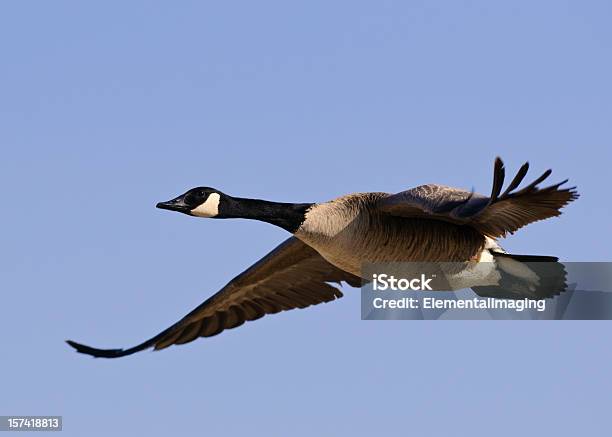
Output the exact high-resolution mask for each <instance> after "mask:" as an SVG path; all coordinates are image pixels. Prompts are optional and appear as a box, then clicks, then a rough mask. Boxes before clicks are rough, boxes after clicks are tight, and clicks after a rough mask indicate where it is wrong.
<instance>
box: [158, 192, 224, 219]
mask: <svg viewBox="0 0 612 437" xmlns="http://www.w3.org/2000/svg"><path fill="white" fill-rule="evenodd" d="M225 197H226V195H225V194H223V193H222V192H221V191H219V190H216V189H214V188H210V187H197V188H192V189H191V190H189V191H187V192H186V193H185V194H181V195H180V196H178V197H177V198H175V199H172V200H168V201H167V202H160V203H158V204H157V207H158V208H161V209H168V210H170V211H177V212H182V213H183V214H187V215H193V216H196V217H218V216H219V204H220V203H221V201H222V199H223V198H225Z"/></svg>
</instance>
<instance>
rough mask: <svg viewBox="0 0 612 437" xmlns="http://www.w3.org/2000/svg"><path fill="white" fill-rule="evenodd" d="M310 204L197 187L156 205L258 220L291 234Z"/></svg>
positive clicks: (187, 212) (197, 213)
mask: <svg viewBox="0 0 612 437" xmlns="http://www.w3.org/2000/svg"><path fill="white" fill-rule="evenodd" d="M312 205H313V204H312V203H282V202H270V201H267V200H260V199H245V198H241V197H232V196H228V195H227V194H224V193H222V192H221V191H219V190H217V189H215V188H210V187H197V188H192V189H191V190H189V191H187V192H186V193H185V194H181V195H180V196H178V197H176V198H174V199H172V200H168V201H167V202H160V203H158V204H157V207H158V208H161V209H168V210H170V211H177V212H182V213H183V214H187V215H191V216H195V217H210V218H242V219H249V220H259V221H262V222H266V223H270V224H273V225H275V226H278V227H281V228H283V229H285V230H287V231H289V232H291V233H294V232H296V231H297V230H298V228H299V227H300V226H301V224H302V223H303V222H304V220H305V218H306V212H307V211H308V209H309V208H311V207H312Z"/></svg>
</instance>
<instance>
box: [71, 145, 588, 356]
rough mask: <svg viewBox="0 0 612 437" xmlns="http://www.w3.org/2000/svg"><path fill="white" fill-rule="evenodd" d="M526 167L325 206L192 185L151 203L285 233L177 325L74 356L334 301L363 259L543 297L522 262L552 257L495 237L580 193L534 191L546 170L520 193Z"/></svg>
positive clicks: (181, 338) (186, 338)
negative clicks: (474, 182)
mask: <svg viewBox="0 0 612 437" xmlns="http://www.w3.org/2000/svg"><path fill="white" fill-rule="evenodd" d="M528 169H529V163H525V164H524V165H523V166H522V167H520V169H519V170H518V172H517V173H516V175H515V177H514V178H513V179H512V181H511V182H510V184H509V185H508V186H507V187H506V188H505V190H503V185H504V178H505V167H504V164H503V162H502V160H501V159H500V158H499V157H498V158H496V159H495V162H494V170H493V184H492V185H493V186H492V189H491V194H490V195H489V196H485V195H481V194H477V193H475V192H474V191H473V190H472V191H467V190H463V189H458V188H452V187H448V186H444V185H436V184H427V185H421V186H417V187H415V188H411V189H409V190H407V191H403V192H400V193H397V194H388V193H383V192H370V193H356V194H349V195H345V196H342V197H339V198H337V199H334V200H331V201H329V202H323V203H280V202H271V201H267V200H258V199H248V198H239V197H232V196H229V195H227V194H224V193H223V192H221V191H220V190H217V189H214V188H210V187H197V188H193V189H191V190H189V191H187V192H186V193H185V194H182V195H180V196H178V197H176V198H174V199H172V200H169V201H167V202H160V203H158V204H157V207H158V208H161V209H165V210H170V211H175V212H180V213H183V214H186V215H189V216H194V217H204V218H214V219H226V218H243V219H251V220H259V221H263V222H266V223H270V224H272V225H275V226H278V227H280V228H282V229H284V230H286V231H287V232H289V233H290V234H292V235H291V236H290V237H289V238H288V239H286V240H285V241H284V242H282V243H281V244H280V245H279V246H278V247H276V248H275V249H273V250H272V251H271V252H270V253H268V254H267V255H265V256H264V257H263V258H261V259H260V260H259V261H257V262H256V263H255V264H253V265H252V266H251V267H249V268H248V269H247V270H245V271H244V272H243V273H241V274H239V275H238V276H236V277H235V278H234V279H232V280H231V281H230V282H229V283H228V284H227V285H226V286H225V287H223V288H222V289H221V290H220V291H219V292H217V293H216V294H214V295H212V296H211V297H210V298H208V299H207V300H206V301H204V302H203V303H202V304H201V305H199V306H198V307H197V308H195V309H194V310H193V311H191V312H190V313H189V314H187V315H186V316H185V317H183V318H182V319H181V320H179V321H178V322H177V323H175V324H173V325H172V326H170V327H169V328H167V329H165V330H164V331H162V332H161V333H159V334H158V335H156V336H154V337H152V338H151V339H149V340H147V341H145V342H143V343H141V344H139V345H137V346H134V347H131V348H127V349H97V348H93V347H90V346H86V345H83V344H80V343H77V342H74V341H71V340H67V343H68V344H69V345H70V346H72V347H73V348H74V349H76V351H78V352H80V353H84V354H88V355H91V356H94V357H104V358H117V357H123V356H126V355H130V354H133V353H136V352H139V351H142V350H145V349H148V348H154V350H160V349H164V348H167V347H169V346H171V345H180V344H185V343H189V342H191V341H193V340H195V339H197V338H198V337H212V336H214V335H217V334H219V333H221V332H222V331H224V330H226V329H232V328H235V327H238V326H240V325H242V324H243V323H244V322H246V321H252V320H256V319H259V318H261V317H263V316H264V315H266V314H274V313H278V312H280V311H285V310H291V309H295V308H306V307H309V306H311V305H316V304H320V303H324V302H331V301H333V300H336V299H338V298H340V297H342V292H341V291H340V290H339V289H338V288H337V287H336V286H334V285H332V284H334V283H336V284H338V285H340V284H341V283H342V282H344V283H346V284H348V285H350V286H352V287H360V286H361V284H362V280H363V281H367V280H368V278H364V277H363V276H364V275H363V272H362V265H363V263H364V262H366V261H367V262H397V261H418V262H442V261H444V262H447V261H448V262H454V263H460V265H462V266H464V267H463V268H464V270H465V271H467V270H468V269H470V268H471V267H473V266H474V265H480V264H483V263H487V264H488V265H491V266H493V267H492V269H493V270H494V271H495V272H496V275H494V278H493V279H491V278H489V279H488V281H489V282H485V283H484V284H483V283H474V284H469V283H465V281H463V282H462V283H461V284H460V285H461V286H463V287H468V286H472V289H473V290H474V291H475V292H476V293H477V294H479V295H481V296H496V292H497V293H500V292H501V293H502V294H497V296H498V297H499V296H502V297H506V298H513V297H517V295H516V293H518V294H519V295H520V296H523V295H525V293H527V294H528V295H529V293H531V295H530V296H531V297H532V298H537V297H549V295H546V294H544V295H538V286H539V285H541V284H539V283H538V280H539V279H542V280H543V278H538V277H537V271H534V270H533V269H530V270H529V269H526V268H525V266H526V265H527V264H528V263H530V262H534V261H546V262H547V263H556V262H557V261H558V259H557V258H556V257H550V256H537V255H536V256H533V255H532V256H530V255H512V254H508V253H506V252H505V251H504V250H503V249H502V247H501V246H500V245H499V243H498V242H497V240H498V239H499V238H503V237H505V236H507V234H513V233H514V232H515V231H517V230H518V229H520V228H522V227H523V226H525V225H527V224H529V223H533V222H536V221H539V220H544V219H548V218H551V217H555V216H559V215H560V214H561V211H560V210H561V208H562V207H564V206H565V205H567V204H568V203H569V202H571V201H573V200H575V199H577V198H578V196H579V195H578V193H577V191H576V187H570V188H562V185H564V184H565V183H566V182H567V180H565V181H563V182H560V183H557V184H554V185H551V186H548V187H545V188H541V187H540V184H541V183H542V182H543V181H544V180H545V179H547V178H548V177H549V176H550V174H551V170H547V171H545V172H544V173H543V174H542V175H541V176H540V177H538V178H537V179H535V180H534V181H533V182H531V183H529V184H528V185H526V186H524V187H523V188H521V189H517V188H518V187H519V185H520V184H521V183H522V181H523V179H524V178H525V176H526V174H527V171H528ZM502 190H503V191H502ZM562 271H563V270H562ZM525 272H527V274H525ZM563 272H564V271H563ZM459 273H462V272H459ZM463 273H464V272H463ZM530 275H531V277H530ZM534 275H535V276H536V277H535V278H534V277H533V276H534ZM562 279H563V278H562ZM504 280H505V281H506V282H505V283H504ZM509 280H514V282H513V283H514V284H516V283H517V281H518V283H519V284H520V283H529V286H528V287H523V288H522V289H521V287H520V286H519V287H518V288H517V287H514V291H510V292H507V290H506V294H504V292H505V291H504V290H505V289H506V288H508V289H510V288H512V287H509V286H508V284H510V283H512V282H511V281H510V282H509ZM491 281H492V282H491ZM544 282H545V281H544ZM534 287H535V288H534ZM516 290H518V292H517V291H516ZM521 292H523V293H521ZM508 293H510V294H508ZM513 293H514V294H513Z"/></svg>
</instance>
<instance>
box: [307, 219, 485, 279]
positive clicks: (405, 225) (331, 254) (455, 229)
mask: <svg viewBox="0 0 612 437" xmlns="http://www.w3.org/2000/svg"><path fill="white" fill-rule="evenodd" d="M296 236H297V237H298V238H300V239H302V240H303V241H304V242H305V243H307V244H309V245H310V246H312V247H313V248H314V249H316V250H317V251H318V252H319V253H320V254H321V256H323V258H325V259H326V260H327V261H329V262H330V263H332V264H333V265H335V266H336V267H338V268H340V269H342V270H344V271H347V272H350V273H352V274H354V275H357V276H361V268H362V265H363V263H367V262H368V263H385V262H437V261H438V262H443V261H449V262H468V261H476V260H478V259H479V258H480V256H481V254H482V253H483V249H484V248H485V237H484V236H482V235H481V234H480V233H478V232H477V231H475V230H474V229H473V228H470V227H467V226H458V225H455V224H451V223H446V222H440V221H435V220H424V219H406V218H396V217H389V216H382V217H380V216H373V217H368V220H361V221H358V220H355V221H354V222H352V223H350V224H349V225H347V226H346V227H344V228H343V229H342V230H341V231H339V232H336V233H333V234H329V233H328V234H317V233H316V232H313V233H308V234H302V235H300V234H299V233H298V234H296ZM487 253H488V252H487Z"/></svg>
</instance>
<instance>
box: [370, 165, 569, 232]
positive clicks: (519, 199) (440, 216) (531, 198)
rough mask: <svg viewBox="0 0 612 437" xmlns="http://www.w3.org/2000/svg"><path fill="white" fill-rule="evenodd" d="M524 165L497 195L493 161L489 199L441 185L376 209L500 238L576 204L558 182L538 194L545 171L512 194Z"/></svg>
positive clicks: (499, 183)
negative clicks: (451, 224) (468, 228)
mask: <svg viewBox="0 0 612 437" xmlns="http://www.w3.org/2000/svg"><path fill="white" fill-rule="evenodd" d="M528 170H529V163H525V164H523V165H522V166H521V168H520V169H519V170H518V172H517V173H516V175H515V176H514V178H513V179H512V182H510V184H509V185H508V187H507V188H506V190H505V191H503V193H502V189H503V185H504V179H505V168H504V164H503V162H502V160H501V159H500V158H496V159H495V164H494V170H493V186H492V188H491V195H490V196H489V197H486V196H483V195H481V194H476V193H474V192H473V191H466V190H461V189H457V188H452V187H446V186H443V185H433V184H430V185H422V186H420V187H416V188H412V189H410V190H407V191H403V192H401V193H397V194H393V195H390V196H388V197H386V198H383V199H382V200H381V201H380V202H379V205H378V207H379V209H380V210H381V211H383V212H385V213H388V214H391V215H396V216H400V217H426V218H431V219H436V220H443V221H448V222H451V223H455V224H459V225H468V226H471V227H473V228H475V229H477V230H478V231H480V232H482V233H483V234H485V235H488V236H490V237H494V238H496V237H503V236H505V235H506V234H508V233H513V232H515V231H516V230H518V229H520V228H521V227H523V226H525V225H528V224H529V223H533V222H535V221H538V220H544V219H547V218H550V217H556V216H558V215H560V214H561V211H560V210H561V208H563V207H564V206H565V205H567V204H568V203H569V202H571V201H573V200H575V199H577V198H578V196H579V195H578V193H577V192H576V190H575V188H576V187H570V188H562V187H561V186H562V185H563V184H565V183H566V182H567V179H566V180H565V181H563V182H560V183H557V184H554V185H551V186H548V187H545V188H539V186H538V185H539V184H540V183H542V182H543V181H544V180H545V179H547V178H548V177H549V176H550V174H551V173H552V171H551V170H546V171H545V172H544V173H543V174H542V175H541V176H539V177H538V178H537V179H535V180H534V181H533V182H531V183H530V184H528V185H527V186H525V187H524V188H522V189H520V190H518V191H515V190H516V189H517V188H518V187H519V185H520V184H521V182H522V181H523V180H524V179H525V176H526V175H527V171H528Z"/></svg>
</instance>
